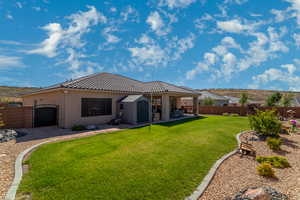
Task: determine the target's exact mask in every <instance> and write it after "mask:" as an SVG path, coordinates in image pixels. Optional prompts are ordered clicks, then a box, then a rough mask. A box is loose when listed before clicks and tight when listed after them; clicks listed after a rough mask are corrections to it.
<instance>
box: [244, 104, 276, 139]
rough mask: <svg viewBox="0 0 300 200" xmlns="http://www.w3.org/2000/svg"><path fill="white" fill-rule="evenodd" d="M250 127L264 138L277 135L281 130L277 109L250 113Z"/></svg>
mask: <svg viewBox="0 0 300 200" xmlns="http://www.w3.org/2000/svg"><path fill="white" fill-rule="evenodd" d="M248 119H249V122H250V127H251V128H252V129H253V130H255V131H256V133H257V134H258V135H260V136H263V137H264V138H266V137H268V136H271V137H276V136H278V134H279V133H280V131H281V123H280V121H279V120H278V118H277V115H276V111H275V110H267V111H260V110H257V112H256V114H255V115H249V117H248Z"/></svg>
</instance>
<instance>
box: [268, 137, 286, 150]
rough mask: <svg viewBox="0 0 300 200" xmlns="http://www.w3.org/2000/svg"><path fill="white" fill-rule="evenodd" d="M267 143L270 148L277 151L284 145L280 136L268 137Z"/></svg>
mask: <svg viewBox="0 0 300 200" xmlns="http://www.w3.org/2000/svg"><path fill="white" fill-rule="evenodd" d="M267 144H268V146H269V148H270V149H272V150H275V151H277V150H280V146H281V145H282V140H281V139H280V138H272V137H268V138H267Z"/></svg>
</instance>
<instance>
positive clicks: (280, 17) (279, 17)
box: [270, 9, 287, 22]
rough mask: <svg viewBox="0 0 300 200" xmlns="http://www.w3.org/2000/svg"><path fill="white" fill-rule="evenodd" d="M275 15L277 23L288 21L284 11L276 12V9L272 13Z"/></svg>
mask: <svg viewBox="0 0 300 200" xmlns="http://www.w3.org/2000/svg"><path fill="white" fill-rule="evenodd" d="M270 12H271V13H272V14H273V15H275V21H276V22H282V21H284V20H285V19H286V17H287V16H286V12H285V11H282V10H276V9H272V10H271V11H270Z"/></svg>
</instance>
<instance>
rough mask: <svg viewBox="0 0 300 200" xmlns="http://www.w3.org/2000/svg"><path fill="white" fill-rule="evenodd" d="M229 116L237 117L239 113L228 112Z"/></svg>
mask: <svg viewBox="0 0 300 200" xmlns="http://www.w3.org/2000/svg"><path fill="white" fill-rule="evenodd" d="M230 116H232V117H238V116H239V114H237V113H232V114H230Z"/></svg>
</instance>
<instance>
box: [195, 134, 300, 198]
mask: <svg viewBox="0 0 300 200" xmlns="http://www.w3.org/2000/svg"><path fill="white" fill-rule="evenodd" d="M252 136H253V135H252V134H251V133H246V134H244V135H242V136H241V140H242V141H245V140H246V138H248V139H249V138H251V137H252ZM281 137H282V139H283V141H284V142H283V145H282V147H281V148H282V150H280V151H278V152H273V151H272V150H270V149H269V148H268V146H267V144H266V142H263V141H250V143H251V144H253V146H254V148H255V150H256V152H257V156H272V155H278V156H285V157H286V158H287V159H288V161H289V163H290V164H291V167H290V168H286V169H277V168H274V170H275V175H276V177H277V179H267V178H263V177H261V176H259V175H258V174H257V172H256V167H257V166H258V164H259V163H258V162H257V161H256V160H255V159H254V158H253V157H250V156H243V157H240V154H235V155H233V156H232V157H230V158H229V159H227V160H226V161H225V162H224V163H223V164H222V165H221V166H220V168H219V169H218V171H217V172H216V175H215V176H214V178H213V180H212V182H211V184H210V185H209V186H208V188H207V189H206V191H205V192H204V193H203V195H202V196H201V197H200V199H199V200H212V199H232V198H233V197H234V196H235V195H236V194H237V193H238V192H239V191H242V190H243V189H245V188H249V187H263V186H270V187H272V188H274V189H276V190H277V191H278V192H281V193H284V194H286V195H287V196H288V197H289V199H290V200H299V199H300V148H299V147H300V134H299V133H298V134H293V135H281Z"/></svg>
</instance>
